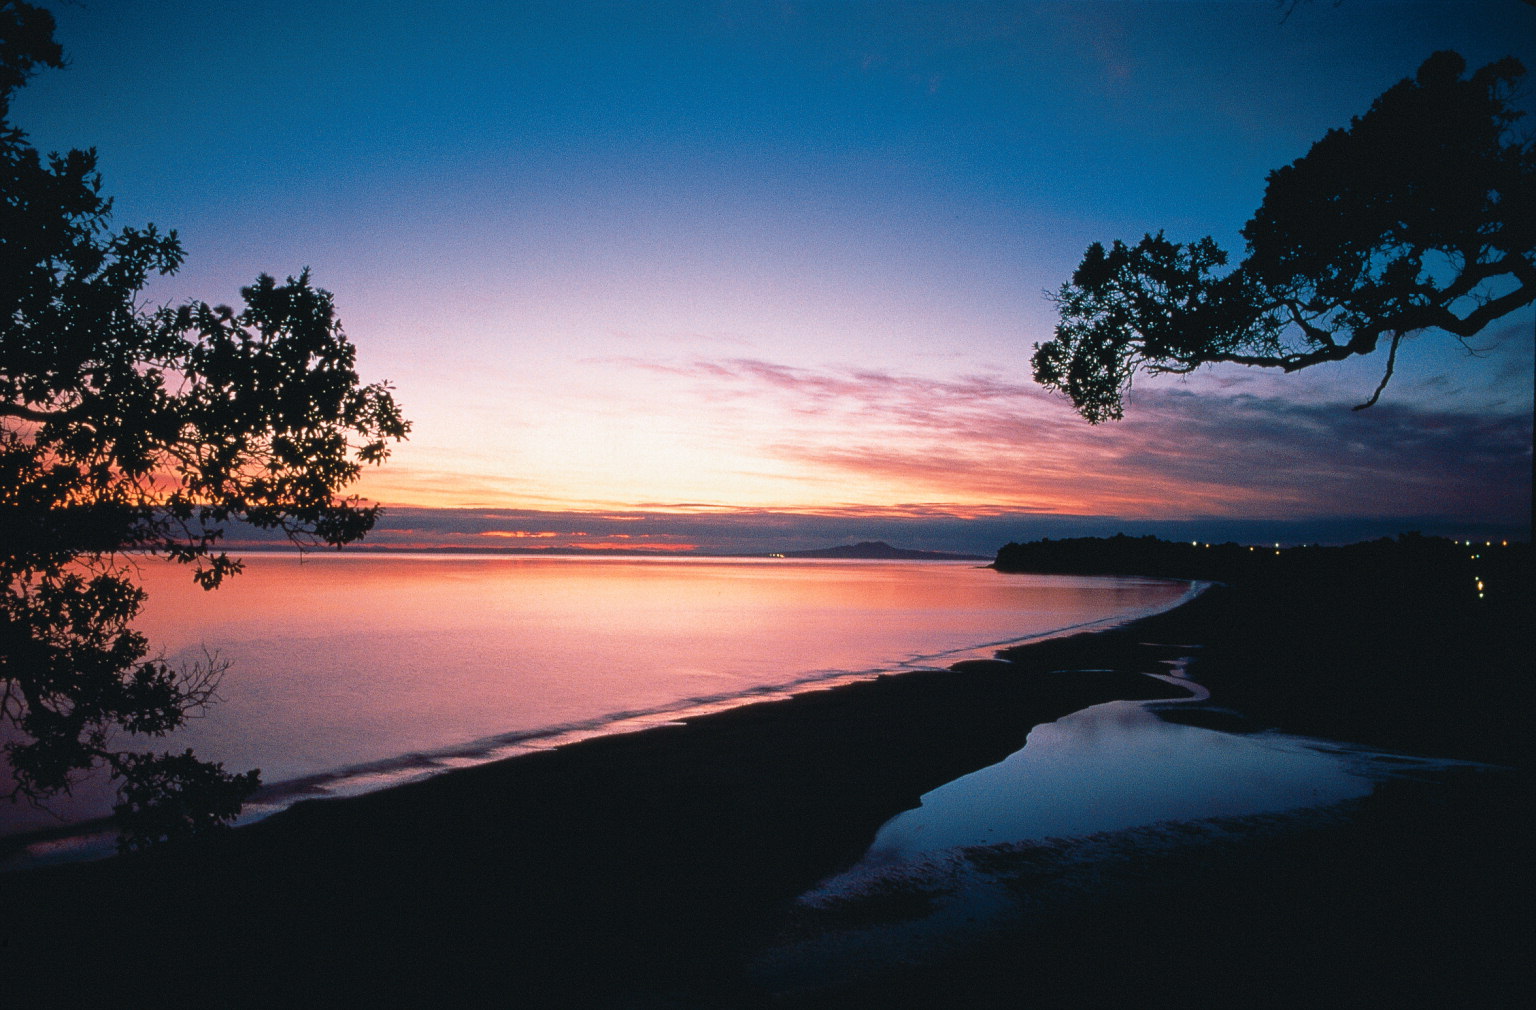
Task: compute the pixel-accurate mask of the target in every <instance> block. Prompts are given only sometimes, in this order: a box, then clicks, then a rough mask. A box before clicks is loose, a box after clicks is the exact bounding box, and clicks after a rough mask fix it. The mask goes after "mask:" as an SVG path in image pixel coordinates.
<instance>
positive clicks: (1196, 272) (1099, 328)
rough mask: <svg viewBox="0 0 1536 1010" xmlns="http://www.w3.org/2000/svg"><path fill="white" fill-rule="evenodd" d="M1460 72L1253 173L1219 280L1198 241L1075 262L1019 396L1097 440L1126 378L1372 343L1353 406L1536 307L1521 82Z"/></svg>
mask: <svg viewBox="0 0 1536 1010" xmlns="http://www.w3.org/2000/svg"><path fill="white" fill-rule="evenodd" d="M1465 71H1466V63H1465V61H1464V60H1463V59H1462V57H1460V56H1459V55H1457V54H1456V53H1452V52H1440V53H1436V54H1434V55H1433V56H1431V57H1430V58H1429V59H1428V60H1426V61H1425V62H1424V64H1423V65H1422V66H1421V67H1420V68H1419V70H1418V73H1417V74H1416V75H1415V76H1414V77H1413V78H1410V79H1406V80H1403V81H1401V82H1399V83H1398V84H1396V85H1394V86H1393V87H1392V88H1390V89H1388V90H1387V91H1386V92H1385V93H1383V94H1382V95H1381V96H1380V97H1379V98H1377V99H1376V101H1375V102H1374V103H1373V104H1372V106H1371V108H1370V109H1369V111H1367V112H1366V113H1365V114H1364V115H1361V116H1357V117H1355V118H1354V119H1353V120H1352V121H1351V122H1350V125H1349V127H1348V128H1347V129H1335V130H1331V131H1329V132H1328V133H1327V134H1326V135H1325V136H1324V137H1323V138H1322V139H1321V140H1319V141H1318V142H1317V143H1316V144H1314V145H1313V146H1312V148H1311V150H1310V151H1309V152H1308V153H1307V155H1306V156H1305V157H1303V158H1301V159H1299V160H1297V161H1295V162H1293V163H1292V164H1290V165H1288V166H1286V167H1284V168H1281V169H1278V170H1277V171H1274V172H1272V173H1270V176H1269V180H1268V185H1267V187H1266V190H1265V194H1264V200H1263V203H1262V204H1261V206H1260V207H1259V209H1258V210H1257V211H1256V212H1255V213H1254V216H1253V218H1252V219H1251V220H1250V221H1249V222H1248V223H1247V225H1246V226H1245V227H1244V228H1243V231H1242V234H1243V238H1244V239H1245V241H1246V242H1247V256H1246V257H1245V258H1244V259H1243V261H1242V262H1241V263H1239V264H1238V265H1237V266H1235V267H1233V268H1230V269H1228V268H1227V267H1226V264H1227V261H1228V256H1227V254H1226V252H1225V251H1224V250H1222V249H1221V248H1220V247H1219V246H1218V245H1217V243H1216V242H1215V241H1214V240H1213V239H1211V238H1209V237H1207V238H1203V239H1200V240H1198V241H1196V242H1192V243H1187V244H1181V243H1176V242H1171V241H1169V240H1168V239H1166V238H1164V236H1163V234H1162V233H1158V234H1157V235H1147V236H1145V237H1144V238H1143V239H1142V240H1141V241H1140V242H1139V243H1137V244H1136V245H1134V246H1131V245H1126V244H1125V243H1122V242H1118V241H1117V242H1115V243H1113V245H1112V246H1111V247H1110V248H1109V249H1108V250H1106V249H1105V248H1104V247H1103V246H1102V245H1101V244H1099V243H1095V244H1093V245H1092V246H1090V247H1089V248H1088V251H1087V253H1086V254H1085V255H1084V258H1083V261H1082V263H1081V265H1079V267H1078V268H1077V270H1076V271H1075V272H1074V273H1073V275H1072V279H1071V280H1070V281H1069V282H1067V283H1066V284H1064V285H1062V287H1061V289H1060V290H1059V291H1058V292H1056V293H1055V295H1054V300H1055V301H1056V304H1057V309H1058V315H1059V321H1058V323H1057V326H1056V330H1055V334H1054V339H1052V340H1050V341H1048V342H1046V343H1043V344H1037V345H1035V353H1034V357H1033V365H1034V374H1035V379H1036V380H1037V381H1038V382H1040V383H1042V384H1043V385H1045V386H1046V387H1048V388H1050V389H1054V390H1057V391H1059V392H1062V393H1065V394H1066V395H1067V396H1068V397H1070V398H1071V400H1072V403H1073V406H1074V407H1076V408H1077V410H1078V411H1079V412H1080V413H1081V414H1082V415H1083V416H1084V417H1086V418H1087V419H1088V420H1089V421H1091V422H1094V423H1098V422H1100V421H1104V420H1109V419H1118V418H1120V417H1121V416H1122V415H1123V410H1124V400H1125V395H1126V394H1127V392H1128V391H1129V390H1130V387H1131V383H1132V380H1133V379H1134V377H1135V375H1136V374H1137V373H1138V372H1148V373H1153V374H1156V373H1175V374H1183V373H1188V372H1191V371H1193V370H1195V369H1196V368H1199V367H1200V366H1202V365H1207V364H1216V363H1229V364H1239V365H1249V366H1256V367H1264V368H1277V369H1281V370H1283V371H1286V372H1294V371H1298V370H1300V369H1303V368H1309V367H1311V366H1313V365H1317V364H1322V363H1324V362H1328V361H1341V360H1344V359H1346V358H1349V357H1351V356H1353V355H1357V354H1371V353H1374V352H1376V351H1377V350H1378V349H1380V347H1381V346H1382V345H1383V343H1384V342H1385V344H1386V346H1387V347H1388V349H1389V350H1388V356H1387V363H1386V367H1385V369H1384V374H1383V377H1382V380H1381V384H1380V385H1379V386H1378V387H1377V388H1376V390H1375V392H1374V393H1373V394H1372V395H1371V397H1370V398H1369V399H1368V400H1367V401H1366V402H1365V403H1363V404H1361V406H1362V407H1365V406H1370V405H1371V404H1373V403H1375V402H1376V400H1377V399H1378V398H1379V397H1380V395H1381V392H1382V390H1383V389H1384V388H1385V386H1386V384H1387V382H1388V381H1389V380H1390V378H1391V376H1392V370H1393V367H1394V364H1395V361H1396V353H1397V348H1398V346H1399V345H1400V343H1401V341H1402V340H1403V339H1404V338H1405V337H1408V336H1410V335H1413V334H1416V333H1420V332H1423V331H1426V330H1440V331H1444V332H1446V333H1448V334H1450V335H1452V336H1453V337H1455V338H1456V339H1459V340H1462V341H1463V342H1465V340H1466V338H1469V337H1471V336H1473V335H1474V334H1476V333H1478V332H1479V331H1481V330H1482V329H1483V328H1484V327H1485V326H1487V325H1488V324H1489V323H1491V322H1493V321H1494V320H1496V319H1499V318H1501V317H1503V316H1505V315H1507V314H1509V313H1510V312H1513V311H1515V310H1516V309H1518V308H1521V307H1522V306H1525V305H1529V304H1530V303H1531V302H1532V301H1533V300H1536V143H1533V142H1532V141H1531V140H1529V139H1522V138H1521V137H1519V136H1518V135H1517V133H1516V129H1515V127H1516V120H1517V119H1518V118H1519V117H1520V115H1521V113H1519V112H1518V111H1517V110H1515V109H1513V108H1511V106H1510V104H1509V102H1510V98H1511V95H1512V94H1513V91H1514V89H1515V87H1516V85H1517V84H1518V82H1519V81H1520V80H1521V78H1522V77H1523V76H1524V73H1525V69H1524V67H1522V66H1521V65H1520V63H1519V61H1517V60H1515V59H1513V58H1508V59H1504V60H1500V61H1498V62H1496V63H1492V64H1489V65H1488V66H1485V67H1483V68H1481V69H1479V70H1477V71H1475V72H1474V73H1472V74H1471V75H1470V76H1464V75H1465ZM1357 409H1358V408H1357Z"/></svg>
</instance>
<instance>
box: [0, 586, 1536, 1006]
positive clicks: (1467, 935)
mask: <svg viewBox="0 0 1536 1010" xmlns="http://www.w3.org/2000/svg"><path fill="white" fill-rule="evenodd" d="M1506 560H1510V559H1506ZM1527 560H1528V559H1525V560H1518V563H1513V562H1512V563H1511V564H1509V565H1507V566H1506V567H1507V568H1508V571H1509V572H1511V573H1514V575H1512V576H1511V577H1510V579H1509V580H1506V581H1505V582H1504V583H1503V589H1504V592H1503V595H1502V596H1497V595H1492V596H1489V597H1487V598H1485V599H1482V600H1478V599H1476V597H1475V595H1472V594H1470V593H1468V592H1467V591H1466V589H1467V587H1466V586H1464V585H1462V584H1461V583H1462V582H1464V581H1465V580H1464V578H1463V575H1464V573H1461V572H1460V571H1459V570H1457V571H1456V572H1453V573H1446V572H1441V574H1440V575H1436V574H1435V572H1436V570H1435V569H1434V568H1433V567H1431V568H1429V569H1425V568H1424V567H1423V566H1422V565H1414V566H1411V568H1412V571H1409V569H1408V568H1405V567H1403V566H1401V565H1397V566H1395V567H1394V565H1393V564H1391V563H1382V564H1381V565H1379V566H1378V569H1377V570H1376V574H1375V575H1373V574H1371V572H1368V571H1366V570H1365V569H1364V568H1362V567H1361V565H1359V564H1358V563H1356V562H1358V561H1359V559H1358V558H1356V559H1354V561H1350V560H1349V559H1345V561H1344V564H1345V566H1346V569H1347V570H1348V573H1349V574H1348V578H1347V579H1345V578H1343V577H1342V576H1341V577H1340V578H1338V579H1334V580H1331V581H1327V580H1325V581H1324V583H1323V584H1320V583H1319V580H1318V577H1317V574H1318V573H1317V572H1315V571H1314V572H1311V573H1310V574H1308V575H1307V576H1306V577H1305V578H1303V577H1302V576H1301V574H1300V573H1294V572H1293V573H1289V574H1285V575H1281V574H1279V573H1271V575H1270V576H1269V577H1267V578H1260V577H1255V576H1251V575H1250V576H1248V577H1247V578H1246V579H1244V580H1243V581H1241V582H1239V583H1235V584H1233V585H1231V586H1224V587H1218V588H1217V589H1214V590H1212V591H1210V592H1208V593H1207V594H1206V595H1204V596H1202V597H1201V598H1200V599H1198V600H1196V601H1195V602H1194V603H1192V604H1189V605H1187V606H1185V607H1183V608H1180V609H1179V610H1177V611H1174V612H1171V613H1169V614H1164V615H1160V616H1158V617H1155V618H1151V619H1149V620H1146V621H1143V622H1139V623H1138V624H1136V625H1132V626H1129V627H1127V628H1124V629H1118V630H1115V631H1110V632H1105V633H1101V634H1097V635H1080V636H1076V637H1073V638H1067V639H1060V640H1056V641H1052V642H1046V643H1041V644H1038V645H1035V646H1030V647H1027V648H1024V649H1020V650H1015V651H1014V652H1013V653H1011V654H1010V659H1011V662H1006V663H1005V662H997V663H990V662H989V663H972V664H963V665H962V666H961V667H959V668H957V669H956V670H954V671H950V672H944V673H936V674H910V675H905V676H902V677H898V678H889V679H883V680H880V681H876V682H871V683H866V684H858V685H853V686H851V687H847V688H843V689H839V690H835V691H827V692H822V693H819V694H812V695H805V696H801V697H798V698H795V699H793V700H790V701H783V702H774V703H767V704H762V705H757V706H754V707H751V708H746V709H739V710H736V711H733V712H728V713H723V714H720V715H715V716H711V717H708V718H704V719H699V720H696V721H694V722H693V723H691V724H690V725H688V726H686V727H682V728H662V729H657V730H652V731H649V732H646V733H641V734H635V735H632V736H626V737H616V738H608V739H599V740H592V741H588V742H585V743H582V744H578V745H575V746H571V747H568V748H564V749H562V750H560V751H557V752H551V753H547V754H540V755H535V756H532V757H526V758H518V759H514V760H512V761H509V762H503V763H501V764H498V765H491V766H485V767H481V768H476V769H469V770H465V771H461V772H455V773H453V774H450V775H445V776H441V777H439V778H437V779H433V780H430V781H427V782H424V783H420V784H417V785H413V786H407V787H403V788H399V789H395V790H390V791H388V792H383V793H378V794H373V795H370V796H365V797H360V798H357V799H353V800H346V801H326V802H315V803H308V804H301V805H300V806H298V807H296V808H294V809H292V810H291V811H289V812H287V813H285V814H282V815H279V816H276V817H273V818H271V819H269V820H268V821H266V822H264V823H262V824H258V825H255V826H253V827H251V828H247V829H242V830H240V831H236V832H231V833H228V834H227V835H226V836H224V837H222V838H219V839H215V840H213V841H212V842H210V843H207V844H203V845H199V846H195V847H189V848H182V849H174V850H172V849H167V850H163V851H160V852H157V853H152V854H150V855H149V856H145V857H135V858H132V859H119V860H113V861H109V862H106V863H101V864H94V865H85V866H74V867H64V868H58V869H54V870H49V871H36V872H31V873H27V874H14V875H10V876H8V877H4V878H0V962H3V968H4V976H3V978H0V993H3V997H0V1003H4V1004H5V1005H7V1006H11V1005H14V1006H18V1007H20V1006H53V1005H71V1006H76V1005H97V1004H103V1005H113V1006H139V1005H151V1006H191V1005H197V1006H205V1005H206V1006H229V1005H262V1006H272V1005H284V1004H286V1005H289V1006H319V1005H332V1004H342V1003H345V1004H355V1003H359V1002H361V1003H366V1004H371V1005H381V1006H393V1005H401V1006H412V1005H467V1006H484V1005H490V1006H564V1005H581V1006H640V1007H650V1006H721V1007H730V1006H785V1007H810V1006H861V1005H877V1006H886V1007H941V1006H957V1007H958V1006H997V1007H1005V1006H1007V1007H1011V1006H1036V1007H1054V1006H1118V1005H1126V1004H1128V1003H1135V1004H1141V1005H1150V1006H1174V1005H1182V1006H1195V1007H1198V1006H1282V1005H1284V1006H1345V1005H1348V1006H1360V1005H1375V1006H1384V1005H1397V1006H1437V1007H1445V1006H1469V1007H1472V1006H1476V1007H1496V1006H1514V1005H1524V1004H1525V1002H1526V1000H1525V997H1526V996H1528V995H1529V991H1530V981H1531V977H1530V971H1529V968H1528V967H1527V965H1528V962H1529V960H1530V957H1529V954H1530V951H1531V950H1532V949H1536V947H1533V945H1532V940H1533V939H1536V938H1533V936H1532V928H1531V927H1532V917H1531V905H1530V898H1531V894H1532V889H1531V879H1530V855H1531V848H1530V844H1529V841H1528V840H1527V830H1528V829H1527V827H1526V825H1528V824H1529V823H1531V819H1530V816H1529V815H1530V813H1531V810H1530V808H1531V805H1532V804H1531V799H1532V796H1531V790H1530V778H1529V772H1530V764H1529V762H1528V760H1527V758H1528V752H1527V750H1526V746H1527V745H1526V739H1527V737H1528V733H1527V731H1526V726H1527V723H1528V720H1529V717H1530V712H1531V707H1530V697H1529V694H1530V688H1529V680H1528V677H1527V675H1526V672H1525V667H1526V666H1527V665H1528V663H1529V659H1530V656H1531V649H1530V645H1531V627H1530V622H1531V616H1530V615H1531V610H1530V602H1531V600H1530V596H1529V590H1528V587H1529V578H1528V564H1527V563H1526V561H1527ZM1491 570H1493V569H1490V571H1491ZM1521 572H1525V573H1527V574H1526V577H1525V581H1524V582H1523V583H1520V582H1519V580H1518V579H1517V578H1515V576H1516V575H1518V574H1519V573H1521ZM1182 655H1194V656H1196V657H1197V658H1196V662H1195V664H1194V666H1193V667H1192V670H1191V672H1192V674H1193V676H1194V677H1195V678H1196V679H1197V680H1200V681H1201V682H1202V683H1205V684H1207V685H1208V686H1209V687H1210V688H1211V689H1212V691H1213V697H1212V699H1211V702H1210V704H1209V705H1208V706H1206V707H1205V709H1204V713H1203V714H1200V715H1197V716H1196V717H1198V718H1201V719H1203V720H1205V721H1207V722H1209V723H1211V724H1220V725H1223V726H1224V727H1227V728H1231V729H1234V730H1247V729H1253V728H1257V727H1260V726H1265V725H1278V726H1282V727H1284V728H1286V729H1290V730H1294V731H1298V732H1304V733H1316V734H1319V735H1324V736H1331V737H1336V738H1340V739H1345V740H1351V741H1355V742H1362V743H1370V744H1376V745H1380V746H1383V747H1389V748H1395V749H1399V750H1402V751H1405V752H1408V753H1416V754H1429V755H1434V756H1440V757H1455V758H1464V759H1471V760H1477V761H1486V762H1493V763H1497V764H1498V765H1500V766H1503V767H1504V768H1506V769H1507V770H1505V771H1485V772H1476V771H1465V772H1461V773H1458V774H1454V775H1451V776H1449V777H1448V778H1441V779H1438V780H1436V781H1431V782H1412V781H1406V782H1394V783H1392V784H1390V785H1389V786H1387V787H1384V788H1382V789H1380V790H1378V792H1377V793H1376V794H1375V795H1374V796H1372V797H1370V798H1369V799H1367V800H1365V801H1362V802H1360V803H1358V804H1353V805H1350V806H1349V807H1348V808H1341V809H1338V810H1334V811H1331V812H1329V813H1328V814H1327V815H1326V816H1319V817H1317V818H1315V819H1314V820H1313V821H1298V822H1297V823H1296V824H1294V825H1291V826H1290V827H1288V828H1287V829H1286V830H1282V831H1271V832H1262V831H1261V832H1251V833H1248V834H1246V835H1243V834H1240V835H1239V836H1237V837H1235V840H1229V841H1228V842H1225V843H1222V844H1214V843H1213V844H1208V845H1198V846H1193V847H1191V846H1171V847H1170V846H1165V845H1164V846H1159V845H1147V846H1145V847H1144V848H1138V847H1137V846H1136V844H1135V840H1134V838H1131V839H1130V841H1128V842H1126V843H1124V844H1121V845H1119V846H1118V848H1116V855H1115V858H1114V859H1113V860H1110V861H1106V862H1105V864H1104V870H1103V872H1099V871H1098V870H1096V869H1094V867H1093V866H1092V865H1090V866H1089V867H1088V869H1087V870H1084V869H1083V868H1082V866H1081V865H1079V867H1078V869H1077V870H1076V871H1075V872H1077V873H1080V874H1081V873H1085V872H1086V873H1089V874H1090V875H1093V876H1094V877H1095V879H1096V881H1097V884H1096V886H1092V887H1085V888H1083V889H1082V890H1081V892H1080V897H1079V898H1078V899H1077V900H1073V901H1069V902H1055V903H1053V904H1050V905H1049V906H1048V907H1042V909H1041V910H1040V911H1039V912H1038V914H1036V915H1034V916H1032V917H1027V918H1026V919H1024V920H1022V921H1016V922H1012V923H1010V924H1008V925H1007V926H1005V927H1000V928H998V929H996V930H994V931H992V932H990V933H987V934H986V935H982V936H979V937H977V938H976V939H975V940H974V941H972V942H968V943H967V944H966V945H965V946H964V947H963V949H961V950H959V951H952V952H950V953H948V954H945V955H943V956H935V957H933V958H927V959H920V960H918V961H916V962H914V963H911V964H907V965H897V966H891V967H887V968H885V969H882V970H881V971H880V972H877V973H873V974H866V975H857V974H855V975H854V976H853V977H851V978H849V979H846V980H838V979H828V980H826V981H825V982H824V983H820V984H810V985H806V984H797V985H796V986H795V987H793V988H789V987H783V986H778V985H776V984H775V983H774V982H773V980H772V979H771V978H769V979H764V977H763V976H762V975H761V974H752V973H750V972H748V971H747V964H748V962H749V960H750V957H751V954H752V952H753V951H754V950H755V949H757V948H758V947H759V946H760V945H761V944H763V943H764V942H767V941H769V940H771V939H772V938H774V937H775V936H779V935H781V934H782V931H783V929H784V928H785V922H786V916H787V915H788V913H789V902H790V900H791V899H792V898H793V897H794V896H795V895H796V894H798V893H800V892H801V891H803V890H804V889H806V888H807V887H809V886H811V885H812V884H814V883H815V882H816V881H817V880H819V879H821V878H822V877H824V876H826V875H828V874H830V873H832V872H835V871H837V870H839V869H841V868H843V867H844V866H846V865H848V864H849V863H850V862H852V861H853V860H855V859H857V858H858V856H859V855H860V854H861V852H862V850H863V849H864V847H865V845H866V844H867V843H868V841H869V840H870V839H871V838H872V837H873V834H874V832H875V830H876V829H877V828H878V827H879V825H880V824H881V823H882V822H883V821H884V820H886V819H887V818H889V817H890V816H892V815H894V814H895V813H897V812H899V811H901V810H903V809H906V808H909V807H911V806H914V805H915V804H916V803H917V800H918V797H919V796H920V795H921V794H922V793H923V792H925V791H927V790H930V789H932V788H934V787H936V786H938V785H940V784H942V783H944V782H946V781H949V780H951V779H953V778H955V777H958V776H959V775H961V774H965V773H967V772H969V771H972V770H974V769H976V768H979V767H982V766H984V765H987V764H990V763H992V762H995V761H997V760H1000V759H1001V758H1003V757H1004V756H1006V755H1007V754H1008V753H1010V752H1012V751H1013V750H1016V749H1017V748H1018V747H1020V746H1022V745H1023V742H1024V740H1025V737H1026V736H1027V734H1028V731H1029V729H1030V728H1031V727H1032V726H1033V725H1035V724H1037V723H1039V722H1043V721H1048V720H1051V719H1055V718H1059V717H1060V716H1061V715H1064V714H1066V713H1067V712H1070V711H1073V710H1075V709H1077V708H1080V707H1083V706H1085V705H1089V704H1093V703H1096V702H1099V701H1104V700H1109V699H1112V698H1129V697H1139V698H1154V697H1161V696H1169V695H1171V694H1174V693H1177V689H1174V688H1170V687H1168V686H1167V685H1164V684H1162V683H1161V682H1158V681H1154V680H1151V679H1150V678H1147V677H1144V676H1142V675H1141V674H1140V672H1139V671H1148V670H1156V669H1160V665H1159V664H1160V662H1161V661H1162V660H1164V659H1168V658H1173V657H1176V656H1182ZM1062 671H1067V672H1062ZM1072 671H1077V672H1072ZM1083 671H1096V672H1083ZM1128 838H1130V836H1128ZM1111 863H1112V864H1113V865H1111ZM1041 872H1042V871H1041V870H1040V868H1039V867H1038V866H1037V867H1035V869H1034V871H1033V873H1034V876H1032V875H1031V873H1030V872H1017V873H1016V874H1015V878H1016V881H1017V886H1018V887H1020V888H1028V887H1030V886H1032V883H1031V881H1032V880H1039V881H1043V877H1041ZM1042 886H1044V884H1043V883H1042Z"/></svg>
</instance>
